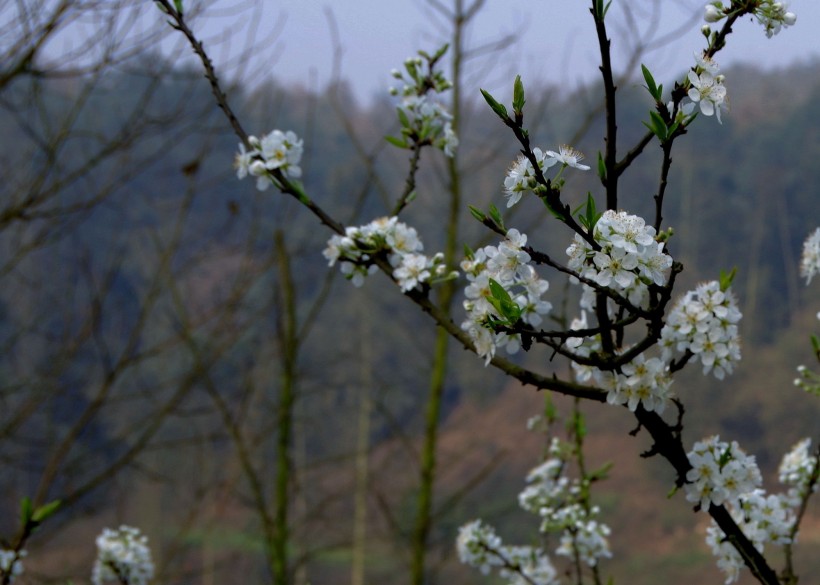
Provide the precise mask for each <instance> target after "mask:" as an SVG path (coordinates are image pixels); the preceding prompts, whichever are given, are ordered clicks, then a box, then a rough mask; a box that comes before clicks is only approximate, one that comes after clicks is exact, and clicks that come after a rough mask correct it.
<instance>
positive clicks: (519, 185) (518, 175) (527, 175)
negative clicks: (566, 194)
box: [504, 144, 589, 207]
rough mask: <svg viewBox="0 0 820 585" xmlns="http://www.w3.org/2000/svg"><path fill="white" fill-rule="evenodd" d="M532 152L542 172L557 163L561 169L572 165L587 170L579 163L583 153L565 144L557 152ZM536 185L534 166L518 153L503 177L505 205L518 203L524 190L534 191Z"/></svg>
mask: <svg viewBox="0 0 820 585" xmlns="http://www.w3.org/2000/svg"><path fill="white" fill-rule="evenodd" d="M532 154H533V156H534V157H535V162H536V163H537V164H538V168H539V169H540V170H541V172H542V173H543V172H544V171H546V170H547V169H549V168H551V167H553V166H555V165H556V164H557V163H561V169H562V170H563V169H564V168H566V167H573V168H576V169H578V170H581V171H587V170H589V167H588V166H587V165H582V164H581V161H582V160H583V159H584V155H583V154H582V153H580V152H579V151H577V150H575V149H574V148H573V147H571V146H568V145H566V144H562V145H561V146H560V147H559V148H558V152H555V151H554V150H548V151H546V152H544V151H542V150H541V149H540V148H534V149H533V150H532ZM537 186H538V181H537V180H536V178H535V168H534V167H533V166H532V163H531V162H530V160H529V159H528V158H527V157H525V156H524V155H523V154H522V155H520V156H519V157H518V159H516V161H515V162H514V163H513V164H512V166H511V167H510V170H509V171H507V176H506V177H505V178H504V197H506V198H507V207H512V206H513V205H515V204H516V203H518V202H519V201H520V200H521V196H522V195H523V194H524V193H525V192H527V191H534V190H535V188H536V187H537Z"/></svg>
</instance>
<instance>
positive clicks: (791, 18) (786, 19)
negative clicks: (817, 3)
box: [783, 12, 797, 26]
mask: <svg viewBox="0 0 820 585" xmlns="http://www.w3.org/2000/svg"><path fill="white" fill-rule="evenodd" d="M795 22H797V15H796V14H795V13H794V12H787V13H786V14H784V15H783V24H785V25H786V26H792V25H793V24H794V23H795Z"/></svg>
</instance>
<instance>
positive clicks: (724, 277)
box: [720, 266, 737, 292]
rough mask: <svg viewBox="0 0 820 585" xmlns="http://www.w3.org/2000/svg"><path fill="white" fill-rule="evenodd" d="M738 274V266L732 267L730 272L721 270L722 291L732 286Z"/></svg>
mask: <svg viewBox="0 0 820 585" xmlns="http://www.w3.org/2000/svg"><path fill="white" fill-rule="evenodd" d="M736 274H737V266H735V267H734V268H732V270H731V272H729V273H728V274H727V273H726V272H725V271H723V270H721V271H720V292H726V291H727V290H728V289H729V287H730V286H732V281H733V280H734V279H735V275H736Z"/></svg>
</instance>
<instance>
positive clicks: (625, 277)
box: [567, 210, 672, 314]
mask: <svg viewBox="0 0 820 585" xmlns="http://www.w3.org/2000/svg"><path fill="white" fill-rule="evenodd" d="M655 235H656V232H655V228H654V227H652V226H651V225H647V224H646V222H645V221H644V220H643V219H642V218H641V217H638V216H637V215H630V214H628V213H626V212H625V211H617V212H616V211H612V210H607V211H605V212H604V214H603V215H602V216H601V218H600V219H599V220H598V222H597V223H596V224H595V228H594V230H593V238H594V239H595V241H596V242H597V243H598V244H599V245H600V246H601V249H600V250H599V251H594V250H593V249H592V247H591V246H590V244H589V242H587V241H586V240H584V239H583V238H582V237H581V236H580V235H578V234H576V235H575V239H574V240H573V242H572V244H570V246H569V247H568V248H567V255H568V256H569V262H568V264H567V265H568V266H569V268H571V269H572V270H574V271H576V272H577V273H578V274H579V275H580V276H582V277H584V278H587V279H590V280H594V281H595V282H596V283H597V284H599V285H600V286H605V287H609V288H612V289H613V290H615V291H616V292H617V293H619V294H621V295H622V296H624V297H626V298H628V299H629V301H630V302H631V303H632V304H633V305H635V306H644V305H645V304H646V302H647V301H648V299H649V295H648V290H649V289H648V287H649V285H650V284H656V285H658V286H663V285H664V284H666V271H667V270H668V269H669V268H670V267H671V266H672V257H671V256H669V255H668V254H666V253H665V252H664V251H663V243H662V242H658V241H656V240H655ZM594 298H595V291H594V290H593V289H592V288H591V287H585V292H584V298H583V299H582V307H583V308H584V309H586V310H589V311H594V308H593V306H594ZM613 310H614V306H611V305H610V313H611V314H614V313H613Z"/></svg>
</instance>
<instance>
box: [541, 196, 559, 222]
mask: <svg viewBox="0 0 820 585" xmlns="http://www.w3.org/2000/svg"><path fill="white" fill-rule="evenodd" d="M541 201H543V202H544V205H545V206H546V208H547V211H549V212H550V214H551V215H552V216H553V217H554V218H555V219H558V220H561V221H564V215H563V214H562V213H561V212H560V211H558V210H557V209H554V208H553V207H552V205H551V204H550V202H549V201H548V200H547V197H546V196H542V197H541Z"/></svg>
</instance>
